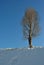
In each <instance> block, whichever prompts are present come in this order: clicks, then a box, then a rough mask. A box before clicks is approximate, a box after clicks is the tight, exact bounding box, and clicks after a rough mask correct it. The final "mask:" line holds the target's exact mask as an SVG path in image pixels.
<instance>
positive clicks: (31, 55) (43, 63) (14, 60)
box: [0, 47, 44, 65]
mask: <svg viewBox="0 0 44 65" xmlns="http://www.w3.org/2000/svg"><path fill="white" fill-rule="evenodd" d="M0 65H44V47H36V48H31V49H30V48H15V49H12V48H6V49H0Z"/></svg>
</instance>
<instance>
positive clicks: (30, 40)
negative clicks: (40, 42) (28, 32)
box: [28, 36, 32, 48]
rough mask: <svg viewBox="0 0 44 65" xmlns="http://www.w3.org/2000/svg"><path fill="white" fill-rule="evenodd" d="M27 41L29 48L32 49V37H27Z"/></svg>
mask: <svg viewBox="0 0 44 65" xmlns="http://www.w3.org/2000/svg"><path fill="white" fill-rule="evenodd" d="M28 41H29V47H30V48H32V37H31V36H29V39H28Z"/></svg>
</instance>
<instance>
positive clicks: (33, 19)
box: [22, 8, 39, 48]
mask: <svg viewBox="0 0 44 65" xmlns="http://www.w3.org/2000/svg"><path fill="white" fill-rule="evenodd" d="M38 21H39V16H38V13H37V11H35V10H34V9H32V8H31V9H27V10H26V12H25V15H24V17H23V20H22V25H23V34H24V38H25V39H28V41H29V47H30V48H32V37H36V36H37V35H38V33H39V22H38Z"/></svg>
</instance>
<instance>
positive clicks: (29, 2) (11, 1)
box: [0, 0, 44, 48]
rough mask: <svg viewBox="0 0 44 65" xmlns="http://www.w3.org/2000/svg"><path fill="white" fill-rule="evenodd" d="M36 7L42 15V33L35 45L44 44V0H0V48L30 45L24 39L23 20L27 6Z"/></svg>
mask: <svg viewBox="0 0 44 65" xmlns="http://www.w3.org/2000/svg"><path fill="white" fill-rule="evenodd" d="M30 7H32V8H35V10H36V11H37V12H38V13H39V16H40V21H39V23H40V28H41V31H40V35H39V36H38V37H36V38H33V40H32V43H33V45H34V46H44V0H0V48H9V47H11V48H19V47H20V48H21V47H28V41H27V40H24V39H23V33H22V25H21V21H22V18H23V16H24V13H25V10H26V9H27V8H30Z"/></svg>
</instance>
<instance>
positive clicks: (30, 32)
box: [28, 22, 32, 48]
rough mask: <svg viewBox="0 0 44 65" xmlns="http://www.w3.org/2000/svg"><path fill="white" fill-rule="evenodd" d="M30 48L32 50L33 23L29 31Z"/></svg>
mask: <svg viewBox="0 0 44 65" xmlns="http://www.w3.org/2000/svg"><path fill="white" fill-rule="evenodd" d="M28 40H29V47H30V48H32V22H31V23H30V30H29V39H28Z"/></svg>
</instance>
